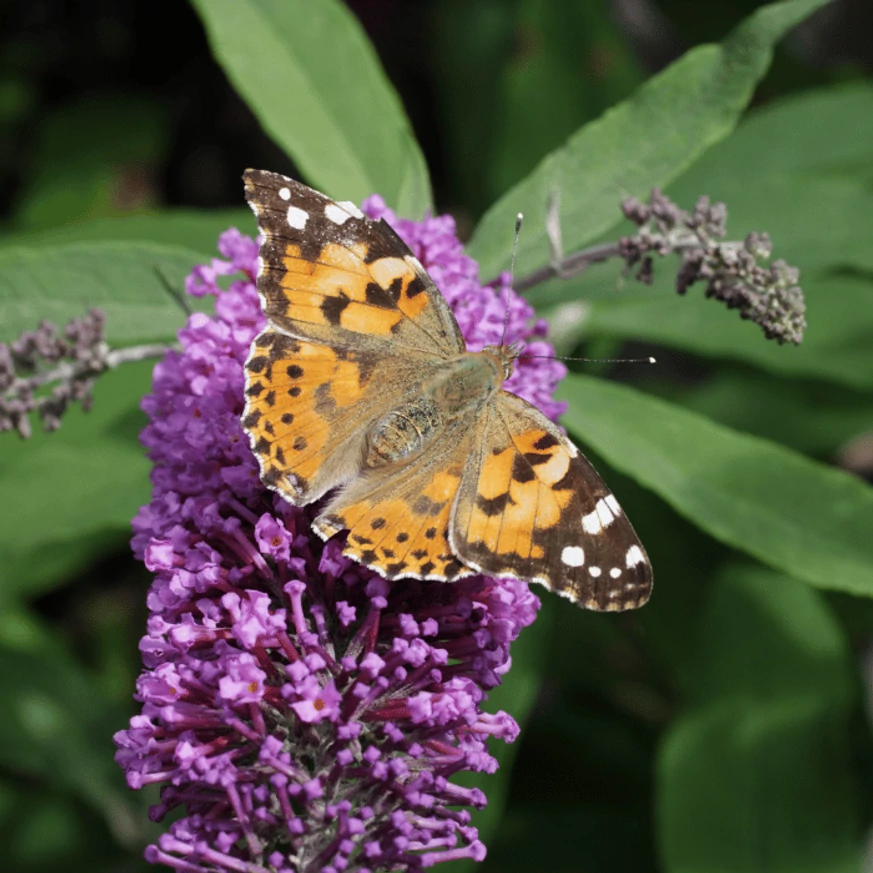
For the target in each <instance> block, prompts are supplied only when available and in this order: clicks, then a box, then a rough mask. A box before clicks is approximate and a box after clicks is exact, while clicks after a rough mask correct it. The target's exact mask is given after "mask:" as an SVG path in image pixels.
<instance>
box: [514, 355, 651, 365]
mask: <svg viewBox="0 0 873 873" xmlns="http://www.w3.org/2000/svg"><path fill="white" fill-rule="evenodd" d="M519 358H543V359H544V360H547V361H584V362H585V363H586V364H657V363H658V362H657V361H656V360H655V359H654V358H653V357H651V356H650V357H648V358H565V357H563V356H559V355H529V354H527V353H526V352H522V353H521V354H520V355H519Z"/></svg>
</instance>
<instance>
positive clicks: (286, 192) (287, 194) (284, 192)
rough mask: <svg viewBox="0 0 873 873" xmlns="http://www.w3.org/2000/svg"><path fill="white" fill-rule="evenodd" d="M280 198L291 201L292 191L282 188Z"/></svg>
mask: <svg viewBox="0 0 873 873" xmlns="http://www.w3.org/2000/svg"><path fill="white" fill-rule="evenodd" d="M279 196H280V197H281V198H282V199H283V200H290V199H291V189H290V188H280V189H279Z"/></svg>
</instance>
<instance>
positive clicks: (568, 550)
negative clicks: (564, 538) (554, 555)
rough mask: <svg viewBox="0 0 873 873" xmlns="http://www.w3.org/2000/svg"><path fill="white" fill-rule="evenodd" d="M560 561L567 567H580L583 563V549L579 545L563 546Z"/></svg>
mask: <svg viewBox="0 0 873 873" xmlns="http://www.w3.org/2000/svg"><path fill="white" fill-rule="evenodd" d="M561 561H562V562H563V563H564V564H566V565H567V566H568V567H581V566H582V565H583V564H584V563H585V550H584V549H583V548H582V547H581V546H565V547H564V551H563V552H561Z"/></svg>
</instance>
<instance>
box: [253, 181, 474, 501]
mask: <svg viewBox="0 0 873 873" xmlns="http://www.w3.org/2000/svg"><path fill="white" fill-rule="evenodd" d="M244 178H245V187H246V197H247V198H248V201H249V204H250V205H251V207H252V209H253V211H254V212H255V214H256V215H257V218H258V227H259V229H260V231H261V233H262V234H263V240H262V242H261V246H260V255H259V259H258V292H259V294H260V296H261V302H262V306H263V309H264V314H265V315H266V316H267V319H268V322H269V326H268V328H267V329H266V330H265V331H264V332H262V333H261V334H260V335H259V336H258V337H257V338H256V340H255V342H254V343H253V345H252V350H251V353H250V355H249V359H248V361H247V362H246V366H245V373H246V409H245V412H244V414H243V418H242V423H243V428H244V429H245V430H246V431H247V433H248V434H249V438H250V441H251V445H252V450H253V452H254V454H255V456H256V457H257V459H258V462H259V464H260V467H261V478H262V480H263V481H264V482H265V483H266V484H267V485H268V486H269V487H271V488H273V489H274V490H276V491H278V492H279V493H280V494H282V495H283V496H284V497H285V498H286V499H287V500H289V501H291V502H292V503H295V504H298V505H302V504H306V503H311V502H312V501H314V500H317V499H318V498H319V497H321V496H322V495H323V494H324V493H325V492H326V491H328V490H329V489H331V488H333V487H334V486H336V485H338V484H340V483H342V482H344V481H346V480H348V479H349V478H352V477H354V476H355V475H356V474H357V473H358V471H359V468H360V465H361V459H362V457H363V455H364V453H365V441H366V435H367V431H368V429H369V428H370V426H371V425H372V424H373V423H374V422H375V421H377V420H378V419H379V418H380V417H381V416H382V415H384V414H385V413H386V412H388V411H389V410H390V409H392V408H395V407H396V406H399V405H401V404H402V403H404V402H405V401H408V400H409V399H410V398H411V397H413V396H415V393H416V391H417V390H418V389H419V388H420V385H421V382H422V380H423V379H426V378H428V376H429V374H431V373H433V372H435V371H436V370H437V369H438V367H439V366H440V364H441V362H442V361H443V360H445V359H446V358H450V357H452V356H454V355H456V354H458V353H459V352H461V351H463V350H464V344H463V340H462V338H461V334H460V331H459V330H458V326H457V323H456V321H455V318H454V316H453V315H452V312H451V310H450V309H449V307H448V305H447V304H446V302H445V300H444V299H443V297H442V295H441V294H440V293H439V291H438V290H437V288H436V286H435V285H434V284H433V282H432V281H431V280H430V278H429V277H428V276H427V274H426V273H425V271H424V268H423V267H422V266H421V264H420V263H419V262H418V261H417V260H416V259H415V257H414V256H413V255H412V253H411V252H410V251H409V249H408V248H407V246H406V245H405V244H404V243H403V241H402V240H401V239H400V238H399V237H398V236H397V234H396V233H394V231H393V230H392V229H391V228H390V227H389V226H388V225H387V224H386V223H385V222H384V221H380V222H375V221H370V220H369V219H366V218H365V217H364V216H363V214H362V213H361V212H360V210H359V209H358V208H357V207H356V206H355V205H354V204H352V203H335V202H334V201H333V200H331V199H330V198H328V197H325V196H324V195H323V194H320V193H318V192H317V191H314V190H313V189H311V188H308V187H306V186H305V185H301V184H300V183H299V182H295V181H294V180H293V179H288V178H286V177H285V176H280V175H278V174H276V173H268V172H265V171H261V170H247V171H246V173H245V176H244Z"/></svg>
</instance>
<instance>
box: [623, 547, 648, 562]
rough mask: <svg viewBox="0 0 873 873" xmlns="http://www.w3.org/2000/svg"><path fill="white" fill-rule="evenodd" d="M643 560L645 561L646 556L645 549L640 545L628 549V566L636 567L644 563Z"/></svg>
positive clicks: (626, 556) (626, 560) (626, 557)
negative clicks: (644, 554)
mask: <svg viewBox="0 0 873 873" xmlns="http://www.w3.org/2000/svg"><path fill="white" fill-rule="evenodd" d="M643 561H645V557H643V551H642V549H641V548H640V547H639V546H637V545H633V546H631V547H630V548H629V549H628V550H627V554H626V555H625V559H624V563H625V566H626V567H636V565H637V564H642V563H643Z"/></svg>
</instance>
